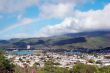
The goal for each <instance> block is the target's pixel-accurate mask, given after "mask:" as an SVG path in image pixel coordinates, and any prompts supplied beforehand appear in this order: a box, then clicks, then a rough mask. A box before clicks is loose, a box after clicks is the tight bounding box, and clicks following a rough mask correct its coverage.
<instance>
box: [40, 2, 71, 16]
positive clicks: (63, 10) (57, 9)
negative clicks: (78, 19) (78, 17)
mask: <svg viewBox="0 0 110 73" xmlns="http://www.w3.org/2000/svg"><path fill="white" fill-rule="evenodd" d="M40 9H41V13H40V16H41V17H45V18H63V17H65V16H68V15H70V14H72V13H71V12H73V4H70V3H59V4H44V5H42V6H41V8H40Z"/></svg>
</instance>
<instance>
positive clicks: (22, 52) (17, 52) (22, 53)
mask: <svg viewBox="0 0 110 73" xmlns="http://www.w3.org/2000/svg"><path fill="white" fill-rule="evenodd" d="M8 54H13V55H28V54H34V51H8Z"/></svg>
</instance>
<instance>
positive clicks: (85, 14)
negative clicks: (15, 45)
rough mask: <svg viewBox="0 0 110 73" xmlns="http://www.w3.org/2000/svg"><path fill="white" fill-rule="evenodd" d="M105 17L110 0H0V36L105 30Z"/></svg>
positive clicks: (109, 14) (108, 23)
mask: <svg viewBox="0 0 110 73" xmlns="http://www.w3.org/2000/svg"><path fill="white" fill-rule="evenodd" d="M109 18H110V0H1V1H0V36H1V38H0V39H10V38H29V37H48V36H53V35H60V34H64V33H70V32H72V33H78V32H84V31H88V30H89V31H92V30H106V29H110V21H109V20H108V19H109ZM100 21H101V22H100ZM91 26H95V27H94V28H93V27H91ZM80 28H81V29H80Z"/></svg>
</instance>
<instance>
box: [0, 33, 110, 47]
mask: <svg viewBox="0 0 110 73" xmlns="http://www.w3.org/2000/svg"><path fill="white" fill-rule="evenodd" d="M27 44H30V45H31V46H32V47H34V48H42V47H47V46H52V47H56V48H78V47H80V48H91V49H98V48H105V47H110V46H109V45H110V31H93V32H81V33H68V34H63V35H59V36H52V37H42V38H25V39H22V38H15V39H10V40H0V48H10V47H19V48H26V46H27Z"/></svg>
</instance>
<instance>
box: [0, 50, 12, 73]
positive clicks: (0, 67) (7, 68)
mask: <svg viewBox="0 0 110 73" xmlns="http://www.w3.org/2000/svg"><path fill="white" fill-rule="evenodd" d="M13 72H14V65H13V64H11V62H10V61H9V60H8V59H6V58H5V56H4V55H3V53H2V52H0V73H13Z"/></svg>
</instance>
